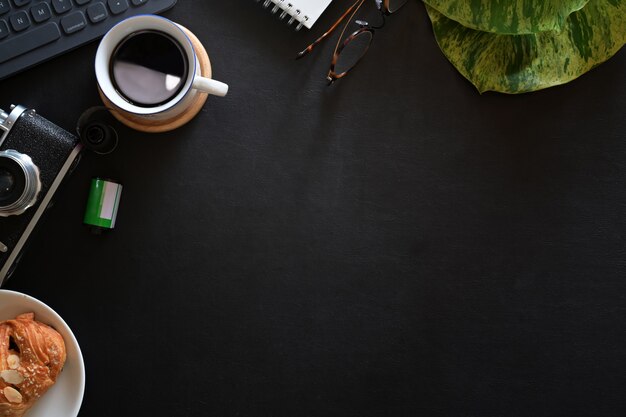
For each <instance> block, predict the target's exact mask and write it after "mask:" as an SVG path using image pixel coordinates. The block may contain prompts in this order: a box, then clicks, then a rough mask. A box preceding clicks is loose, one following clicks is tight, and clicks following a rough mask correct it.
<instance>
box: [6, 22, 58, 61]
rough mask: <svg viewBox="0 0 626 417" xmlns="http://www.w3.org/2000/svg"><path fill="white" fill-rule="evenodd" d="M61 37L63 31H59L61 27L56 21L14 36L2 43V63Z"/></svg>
mask: <svg viewBox="0 0 626 417" xmlns="http://www.w3.org/2000/svg"><path fill="white" fill-rule="evenodd" d="M60 37H61V32H59V27H58V26H57V24H56V23H54V22H49V23H46V24H44V25H43V26H39V27H36V28H34V29H33V30H30V31H28V32H26V33H24V34H21V35H17V36H13V37H12V38H9V39H8V40H6V41H4V42H1V43H0V64H1V63H3V62H6V61H8V60H10V59H13V58H15V57H16V56H20V55H22V54H25V53H26V52H30V51H32V50H34V49H37V48H40V47H42V46H43V45H46V44H48V43H50V42H54V41H56V40H57V39H59V38H60Z"/></svg>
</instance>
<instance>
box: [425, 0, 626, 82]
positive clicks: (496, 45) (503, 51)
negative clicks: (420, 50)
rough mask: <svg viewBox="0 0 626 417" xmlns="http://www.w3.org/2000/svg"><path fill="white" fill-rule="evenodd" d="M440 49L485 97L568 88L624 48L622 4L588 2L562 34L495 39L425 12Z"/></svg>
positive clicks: (624, 0) (616, 0) (617, 0)
mask: <svg viewBox="0 0 626 417" xmlns="http://www.w3.org/2000/svg"><path fill="white" fill-rule="evenodd" d="M427 9H428V14H429V16H430V19H431V21H432V22H433V29H434V32H435V37H436V39H437V43H438V44H439V47H440V48H441V50H442V51H443V53H444V54H445V55H446V57H447V58H448V59H449V60H450V62H452V64H453V65H454V66H455V67H456V68H457V69H458V70H459V71H460V72H461V74H463V76H465V78H467V79H468V80H470V81H471V82H472V84H474V85H475V86H476V88H478V90H479V91H480V92H481V93H482V92H484V91H489V90H492V91H499V92H503V93H512V94H516V93H524V92H529V91H535V90H540V89H543V88H548V87H552V86H555V85H559V84H564V83H567V82H569V81H571V80H573V79H575V78H577V77H579V76H580V75H582V74H584V73H585V72H587V71H589V70H590V69H592V68H593V67H595V66H597V65H599V64H601V63H602V62H604V61H606V60H607V59H609V58H610V57H611V56H613V55H614V54H615V53H616V52H617V51H618V50H619V49H620V48H621V47H622V46H623V45H624V43H626V0H591V1H590V2H589V3H588V4H587V5H586V6H585V7H584V8H583V9H581V10H580V11H578V12H575V13H572V15H571V16H570V17H569V18H568V20H567V22H566V24H565V27H564V28H563V31H562V32H542V33H537V34H530V35H496V34H493V33H487V32H481V31H477V30H473V29H469V28H466V27H464V26H462V25H461V24H459V23H457V22H455V21H453V20H451V19H448V18H446V17H445V16H443V15H442V14H441V13H439V12H438V11H436V10H435V9H433V8H432V7H428V6H427Z"/></svg>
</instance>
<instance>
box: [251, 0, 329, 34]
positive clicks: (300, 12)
mask: <svg viewBox="0 0 626 417" xmlns="http://www.w3.org/2000/svg"><path fill="white" fill-rule="evenodd" d="M256 1H257V3H259V2H261V1H262V2H263V7H265V8H269V7H270V6H271V8H269V10H271V12H272V13H274V14H275V13H279V14H278V17H279V19H281V20H284V19H285V18H286V17H289V19H288V20H287V24H288V25H291V24H295V25H296V26H295V28H296V30H300V29H302V26H304V27H305V28H307V29H311V26H313V24H314V23H315V21H316V20H317V19H318V18H319V17H320V15H321V14H322V12H323V11H324V10H326V7H328V5H329V4H330V2H331V1H332V0H256Z"/></svg>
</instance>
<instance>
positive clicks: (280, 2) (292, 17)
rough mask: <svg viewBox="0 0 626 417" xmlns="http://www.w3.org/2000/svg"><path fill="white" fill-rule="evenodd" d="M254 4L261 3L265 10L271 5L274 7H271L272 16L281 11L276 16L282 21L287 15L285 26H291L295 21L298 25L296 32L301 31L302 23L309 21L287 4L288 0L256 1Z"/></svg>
mask: <svg viewBox="0 0 626 417" xmlns="http://www.w3.org/2000/svg"><path fill="white" fill-rule="evenodd" d="M256 2H257V3H261V2H263V7H265V8H266V9H267V8H268V7H269V6H270V5H272V4H273V5H274V7H272V9H271V12H272V14H276V12H278V11H279V10H281V13H280V15H279V16H278V18H279V19H280V20H283V19H284V18H285V17H287V15H289V20H288V21H287V24H288V25H291V24H292V23H293V22H296V21H297V22H298V24H297V25H296V30H300V29H302V26H304V23H305V22H306V21H308V20H309V17H308V16H303V15H302V12H301V11H300V10H299V9H296V8H295V6H294V5H293V4H292V3H290V2H289V0H256Z"/></svg>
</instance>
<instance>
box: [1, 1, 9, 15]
mask: <svg viewBox="0 0 626 417" xmlns="http://www.w3.org/2000/svg"><path fill="white" fill-rule="evenodd" d="M9 10H11V6H9V0H0V14H5V13H6V12H8V11H9Z"/></svg>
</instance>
